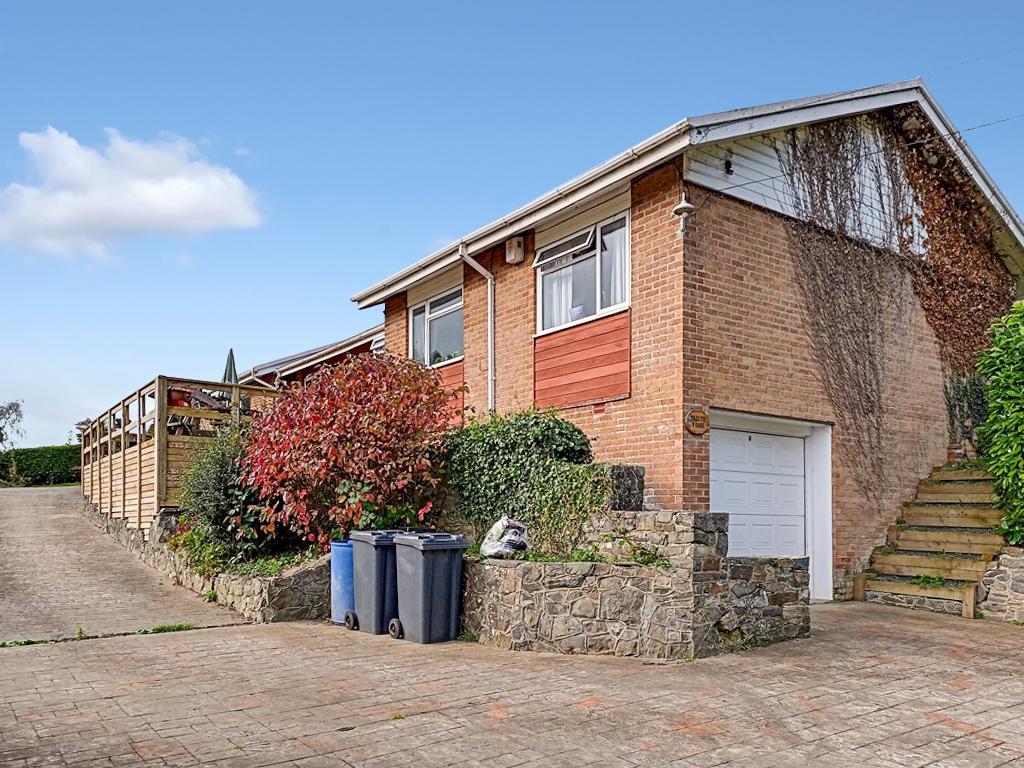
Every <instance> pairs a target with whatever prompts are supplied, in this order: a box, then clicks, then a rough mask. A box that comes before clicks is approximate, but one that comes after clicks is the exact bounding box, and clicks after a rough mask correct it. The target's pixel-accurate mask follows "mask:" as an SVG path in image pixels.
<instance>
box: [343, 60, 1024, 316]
mask: <svg viewBox="0 0 1024 768" xmlns="http://www.w3.org/2000/svg"><path fill="white" fill-rule="evenodd" d="M914 103H916V104H917V105H918V106H919V107H920V108H921V110H922V112H923V113H924V114H925V115H926V116H927V117H928V119H929V120H931V122H932V123H933V124H934V126H935V128H936V130H937V131H938V132H939V134H940V135H941V136H942V137H943V139H944V140H945V141H946V143H947V144H948V145H949V147H950V149H951V150H952V152H953V153H954V154H955V155H956V156H957V157H958V158H959V159H960V161H961V162H962V163H963V165H964V167H965V168H966V170H967V171H968V173H969V174H970V175H971V177H972V179H973V180H974V182H975V184H976V185H977V186H978V189H979V191H980V192H981V193H982V194H983V195H984V197H985V198H986V200H987V201H988V203H989V205H990V206H991V208H992V210H993V212H994V214H995V215H996V216H997V217H998V219H999V220H1000V221H1001V223H1002V224H1003V226H1004V227H1005V229H1006V231H1007V233H1008V234H1009V235H1010V236H1011V238H1012V241H1013V242H1014V244H1015V247H1016V248H1017V249H1019V250H1020V251H1021V255H1020V258H1019V261H1017V262H1015V264H1014V265H1011V268H1013V267H1016V268H1015V269H1014V270H1013V271H1015V272H1017V273H1019V272H1021V271H1022V270H1024V222H1022V221H1021V219H1020V217H1019V216H1018V215H1017V213H1016V212H1015V211H1014V210H1013V207H1012V206H1011V205H1010V203H1009V201H1008V200H1007V199H1006V197H1005V196H1004V195H1003V193H1002V192H1001V191H1000V190H999V188H998V187H997V186H996V184H995V182H994V181H993V180H992V178H991V177H990V176H989V175H988V173H987V172H986V171H985V169H984V168H983V167H982V165H981V163H980V162H979V161H978V159H977V157H975V155H974V153H973V152H972V151H971V150H970V148H969V147H968V146H967V143H966V142H965V141H964V139H963V138H962V136H961V135H960V134H959V133H958V132H957V130H956V128H955V127H954V126H953V123H952V122H951V121H950V120H949V118H948V117H947V116H946V114H945V113H944V112H943V111H942V109H941V107H939V105H938V102H936V101H935V98H934V97H933V96H932V94H931V92H930V91H929V90H928V89H927V87H925V84H924V81H923V80H921V79H920V78H915V79H913V80H905V81H901V82H896V83H888V84H885V85H878V86H874V87H871V88H860V89H856V90H850V91H840V92H837V93H829V94H824V95H821V96H814V97H809V98H804V99H793V100H790V101H780V102H775V103H772V104H764V105H762V106H758V107H748V108H745V109H734V110H730V111H727V112H715V113H712V114H708V115H701V116H698V117H691V118H686V119H684V120H681V121H680V122H678V123H676V124H675V125H672V126H670V127H669V128H666V129H665V130H663V131H661V132H660V133H658V134H655V135H654V136H652V137H651V138H649V139H646V140H644V141H642V142H640V143H639V144H637V145H635V146H633V147H631V148H630V149H627V150H626V151H625V152H622V153H621V154H619V155H616V156H615V157H613V158H612V159H611V160H608V161H606V162H604V163H601V164H600V165H598V166H596V167H595V168H592V169H590V170H589V171H586V172H585V173H583V174H580V175H579V176H577V177H576V178H574V179H572V180H571V181H568V182H566V183H565V184H563V185H561V186H560V187H558V188H557V189H554V190H552V191H551V192H548V193H547V194H545V195H542V196H541V197H538V198H537V199H536V200H533V201H532V202H530V203H527V204H526V205H524V206H522V207H521V208H519V209H517V210H515V211H513V212H512V213H510V214H508V215H507V216H503V217H502V218H500V219H497V220H496V221H493V222H491V223H490V224H487V225H486V226H484V227H481V228H480V229H477V230H476V231H474V232H471V233H469V234H467V235H465V236H463V237H461V238H459V239H458V240H456V241H454V242H452V243H451V244H449V245H447V246H445V247H444V248H441V249H439V250H437V251H434V252H433V253H431V254H430V255H429V256H426V257H425V258H423V259H420V260H419V261H417V262H416V263H414V264H412V265H410V266H408V267H406V268H405V269H402V270H400V271H399V272H396V273H395V274H393V275H391V276H390V277H387V278H385V279H384V280H382V281H380V282H378V283H376V284H374V285H372V286H370V287H369V288H366V289H364V290H362V291H360V292H359V293H357V294H355V295H354V296H353V297H352V300H353V301H354V302H356V303H357V304H358V305H359V307H360V308H361V309H362V308H366V307H371V306H374V305H376V304H380V303H382V302H383V301H384V300H385V299H387V298H388V297H389V296H393V295H395V294H397V293H400V292H402V291H404V290H406V289H407V288H408V287H409V286H411V285H413V284H415V283H418V282H419V281H421V280H424V279H426V278H428V277H430V276H432V275H434V274H437V273H438V272H440V271H442V270H444V269H447V268H448V267H450V266H453V265H454V264H456V263H458V262H459V261H460V259H461V256H460V249H461V248H462V247H463V246H465V248H466V252H467V253H469V254H471V255H472V254H473V253H477V252H479V251H482V250H484V249H487V248H491V247H493V246H495V245H498V244H500V243H502V242H504V241H505V240H507V239H508V238H509V237H512V236H514V235H517V234H522V233H523V232H524V231H526V230H529V229H531V228H533V227H535V226H536V225H537V224H538V223H540V222H543V221H545V220H547V219H551V218H552V217H555V216H560V215H567V214H568V213H570V212H571V211H572V210H573V209H576V208H580V207H583V206H582V205H581V204H582V203H583V202H584V201H592V200H593V199H594V198H595V197H598V196H601V195H605V194H610V193H612V192H614V191H618V190H619V188H622V187H623V186H624V185H627V184H628V183H629V181H630V179H632V178H633V177H635V176H638V175H640V174H642V173H645V172H647V171H649V170H651V169H653V168H655V167H657V166H658V165H661V164H662V163H664V162H665V161H666V160H669V159H671V158H673V157H675V156H677V155H679V154H680V153H682V152H683V151H684V150H685V149H686V148H687V147H688V146H690V145H691V144H696V143H698V142H699V143H709V142H716V141H722V140H725V139H734V138H737V137H740V136H748V135H753V134H760V133H765V132H767V131H772V130H779V129H783V128H791V127H794V126H798V125H806V124H808V123H814V122H820V121H823V120H832V119H835V118H839V117H848V116H852V115H857V114H863V113H865V112H871V111H873V110H876V109H884V108H887V107H894V106H898V105H903V104H914Z"/></svg>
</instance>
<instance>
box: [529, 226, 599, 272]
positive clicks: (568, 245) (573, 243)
mask: <svg viewBox="0 0 1024 768" xmlns="http://www.w3.org/2000/svg"><path fill="white" fill-rule="evenodd" d="M593 237H594V230H593V228H591V229H588V230H587V231H586V232H580V233H579V234H578V235H576V236H575V237H571V238H569V239H568V240H566V241H565V242H564V243H561V244H560V245H555V246H552V247H551V248H546V249H544V250H542V251H541V252H540V256H539V257H538V259H537V264H538V265H540V264H543V263H545V262H548V261H551V260H552V259H555V258H557V257H558V256H561V255H562V254H573V253H576V252H577V251H584V250H586V249H587V248H588V247H589V246H590V245H591V240H592V239H593Z"/></svg>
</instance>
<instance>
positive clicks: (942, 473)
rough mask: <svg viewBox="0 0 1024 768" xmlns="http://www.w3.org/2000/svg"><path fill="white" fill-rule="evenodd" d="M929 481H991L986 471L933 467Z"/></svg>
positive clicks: (990, 476)
mask: <svg viewBox="0 0 1024 768" xmlns="http://www.w3.org/2000/svg"><path fill="white" fill-rule="evenodd" d="M929 479H930V480H989V481H990V480H992V475H990V474H989V472H988V470H987V469H951V468H949V467H935V469H933V470H932V473H931V475H929Z"/></svg>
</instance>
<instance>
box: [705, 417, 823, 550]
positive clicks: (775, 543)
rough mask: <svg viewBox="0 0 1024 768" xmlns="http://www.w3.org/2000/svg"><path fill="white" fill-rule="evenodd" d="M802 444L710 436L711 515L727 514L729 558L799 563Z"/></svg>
mask: <svg viewBox="0 0 1024 768" xmlns="http://www.w3.org/2000/svg"><path fill="white" fill-rule="evenodd" d="M804 509H805V507H804V441H803V438H800V437H781V436H779V435H763V434H758V433H757V432H739V431H734V430H731V429H712V430H711V511H712V512H728V513H729V554H730V555H732V556H734V557H735V556H740V557H742V556H747V557H762V556H776V557H803V556H804V555H805V554H806V545H805V539H804V531H805V528H806V517H805V512H804Z"/></svg>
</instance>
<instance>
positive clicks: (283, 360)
mask: <svg viewBox="0 0 1024 768" xmlns="http://www.w3.org/2000/svg"><path fill="white" fill-rule="evenodd" d="M383 338H384V325H383V324H381V325H375V326H374V327H373V328H368V329H367V330H365V331H362V332H360V333H357V334H356V335H355V336H349V337H348V338H347V339H342V340H341V341H335V342H332V343H331V344H324V345H323V346H320V347H314V348H313V349H307V350H305V351H304V352H296V353H295V354H294V355H287V356H286V357H279V358H277V359H276V360H270V361H268V362H265V363H260V364H258V365H254V366H253V367H252V368H250V369H249V370H248V371H246V372H245V373H243V374H242V375H241V376H239V377H238V380H239V382H240V383H241V384H251V383H254V382H255V383H266V382H264V381H263V377H265V376H268V375H274V376H277V377H283V376H288V375H289V374H291V373H295V372H296V371H300V370H302V369H303V368H308V367H309V366H311V365H316V364H317V363H321V362H323V361H324V360H329V359H331V358H332V357H334V356H335V355H340V354H343V353H345V352H348V351H349V350H351V349H355V348H356V347H358V346H360V345H362V344H366V343H370V344H371V345H373V344H374V343H376V342H378V340H383Z"/></svg>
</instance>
